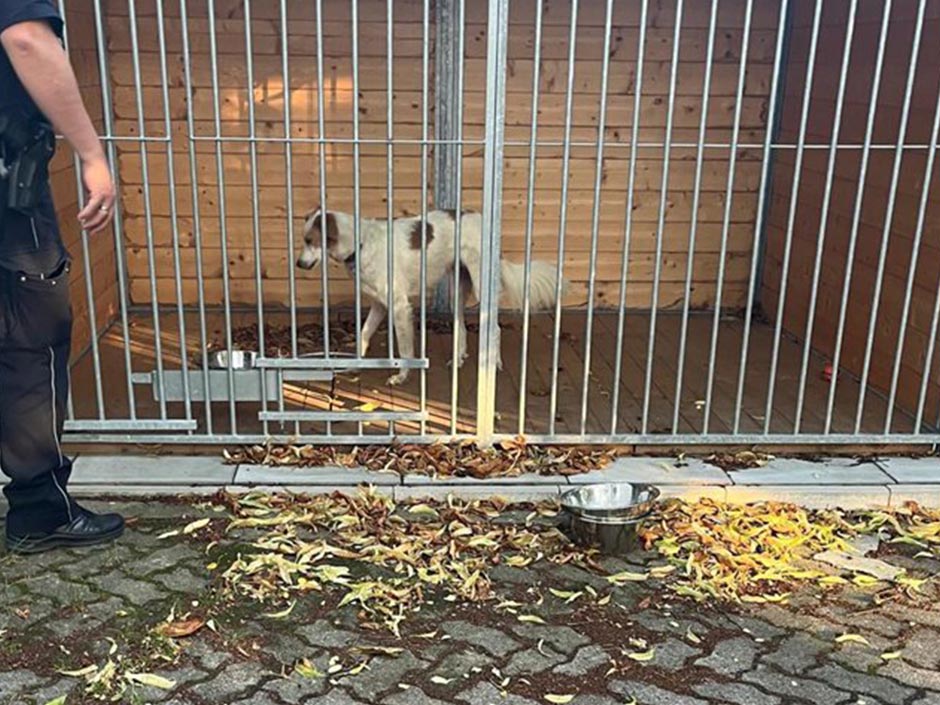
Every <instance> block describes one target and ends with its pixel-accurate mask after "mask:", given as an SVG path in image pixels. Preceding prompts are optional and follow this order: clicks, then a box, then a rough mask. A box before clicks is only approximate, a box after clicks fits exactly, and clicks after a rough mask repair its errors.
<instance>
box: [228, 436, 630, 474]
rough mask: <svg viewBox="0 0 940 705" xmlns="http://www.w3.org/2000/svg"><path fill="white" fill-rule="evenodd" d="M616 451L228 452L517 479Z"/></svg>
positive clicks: (279, 460)
mask: <svg viewBox="0 0 940 705" xmlns="http://www.w3.org/2000/svg"><path fill="white" fill-rule="evenodd" d="M617 454H618V451H616V450H615V449H612V448H601V447H597V446H577V447H572V446H569V447H561V446H537V445H528V444H526V443H525V441H524V440H521V439H519V440H513V441H504V442H503V443H500V444H498V445H497V446H496V447H493V448H479V447H478V446H477V445H476V444H474V443H472V442H465V443H460V444H444V443H435V444H432V445H407V444H401V445H395V444H392V445H374V446H366V447H362V448H360V447H354V448H344V447H341V446H309V445H307V446H289V445H264V446H261V445H256V446H247V447H244V448H239V449H235V450H227V451H225V452H224V454H223V455H224V458H225V460H226V462H227V463H229V464H240V463H246V464H252V465H274V466H281V467H283V466H292V467H325V466H333V467H336V466H339V467H346V468H359V467H362V468H366V469H368V470H375V471H379V472H395V473H398V474H400V475H408V474H421V475H431V476H434V477H473V478H477V479H485V478H489V477H513V476H517V475H521V474H523V473H536V474H539V475H578V474H581V473H586V472H591V471H592V470H600V469H601V468H603V467H605V466H606V465H608V464H610V463H611V462H612V461H613V460H614V459H615V458H616V457H617Z"/></svg>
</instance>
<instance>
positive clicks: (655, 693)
mask: <svg viewBox="0 0 940 705" xmlns="http://www.w3.org/2000/svg"><path fill="white" fill-rule="evenodd" d="M610 690H611V691H613V692H614V693H617V694H618V695H622V696H623V697H624V698H625V699H626V700H630V699H635V700H636V701H637V703H639V704H640V705H708V703H707V701H705V700H701V699H699V698H695V697H692V696H691V695H681V694H679V693H673V692H672V691H670V690H665V689H663V688H660V687H659V686H655V685H653V684H651V683H633V682H629V683H628V682H624V681H614V682H613V683H611V684H610Z"/></svg>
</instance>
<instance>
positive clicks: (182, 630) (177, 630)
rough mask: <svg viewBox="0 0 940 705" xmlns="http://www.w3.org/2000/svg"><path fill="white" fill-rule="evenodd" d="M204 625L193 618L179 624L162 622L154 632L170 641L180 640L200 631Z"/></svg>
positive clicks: (198, 619) (201, 621)
mask: <svg viewBox="0 0 940 705" xmlns="http://www.w3.org/2000/svg"><path fill="white" fill-rule="evenodd" d="M205 624H206V623H205V622H204V621H203V620H202V619H200V618H199V617H193V618H192V619H186V620H182V621H179V622H164V623H163V624H160V625H159V626H157V628H156V629H155V630H154V631H156V632H157V634H159V635H160V636H165V637H169V638H171V639H181V638H182V637H186V636H191V635H193V634H195V633H196V632H198V631H199V630H200V629H202V628H203V627H204V626H205Z"/></svg>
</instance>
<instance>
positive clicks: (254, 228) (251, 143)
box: [244, 0, 325, 436]
mask: <svg viewBox="0 0 940 705" xmlns="http://www.w3.org/2000/svg"><path fill="white" fill-rule="evenodd" d="M244 8H245V70H246V79H247V82H248V85H247V89H248V160H249V168H250V170H251V234H252V241H253V244H254V256H255V294H256V295H257V309H256V310H257V314H258V351H259V354H260V355H261V356H262V357H264V356H265V355H266V354H267V353H266V352H265V351H266V349H267V348H266V346H265V339H264V338H265V336H264V289H263V283H262V274H261V272H262V265H261V257H262V251H261V206H260V204H259V199H258V143H257V133H256V131H255V58H254V42H253V41H252V34H251V1H250V0H245V4H244ZM284 98H285V100H290V87H289V86H285V87H284ZM287 144H288V146H290V143H287ZM288 267H290V260H288ZM324 269H325V267H324ZM258 374H259V376H260V377H261V410H262V412H265V413H266V412H267V410H268V385H267V383H266V379H267V377H266V375H267V371H266V370H259V372H258ZM261 432H262V433H263V434H264V435H265V436H267V435H268V421H267V419H264V420H262V422H261Z"/></svg>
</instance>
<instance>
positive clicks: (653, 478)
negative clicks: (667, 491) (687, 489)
mask: <svg viewBox="0 0 940 705" xmlns="http://www.w3.org/2000/svg"><path fill="white" fill-rule="evenodd" d="M568 479H569V481H570V482H571V484H573V485H584V484H591V483H594V482H649V483H652V484H654V485H657V486H659V485H686V486H689V485H716V486H721V485H729V484H731V481H730V479H729V478H728V474H727V473H726V472H725V471H724V470H722V469H721V468H717V467H715V466H714V465H709V464H708V463H706V462H704V461H702V460H698V459H697V458H691V459H688V460H684V461H682V462H681V463H680V462H678V461H676V460H675V459H671V458H640V457H630V458H618V459H617V460H615V461H614V462H613V463H611V464H610V465H608V466H607V467H606V468H604V469H603V470H594V471H592V472H589V473H583V474H580V475H571V476H570V477H569V478H568Z"/></svg>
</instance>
